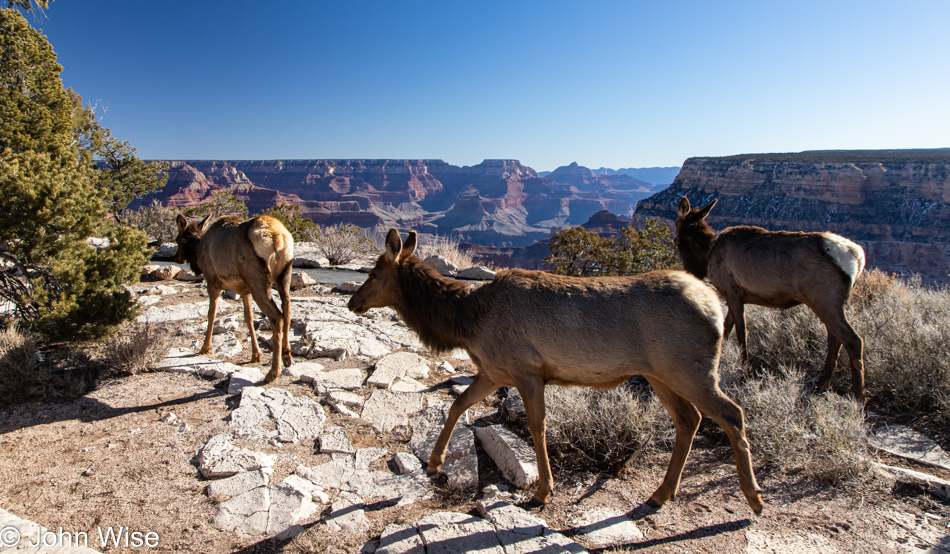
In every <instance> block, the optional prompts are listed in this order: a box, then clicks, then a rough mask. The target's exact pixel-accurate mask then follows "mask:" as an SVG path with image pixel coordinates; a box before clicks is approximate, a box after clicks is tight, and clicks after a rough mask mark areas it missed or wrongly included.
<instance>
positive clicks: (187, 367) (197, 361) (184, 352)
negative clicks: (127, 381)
mask: <svg viewBox="0 0 950 554" xmlns="http://www.w3.org/2000/svg"><path fill="white" fill-rule="evenodd" d="M155 369H156V370H158V371H169V372H173V373H195V374H198V375H201V376H203V377H213V378H215V379H223V378H225V377H227V376H229V375H231V374H232V373H234V372H235V371H239V370H241V369H243V368H242V367H241V366H239V365H235V364H232V363H229V362H222V361H219V360H213V359H211V358H208V357H205V356H201V355H198V354H195V352H194V350H191V349H188V348H172V349H171V350H169V351H168V354H167V355H166V356H165V359H164V360H162V361H161V363H160V364H158V366H157V367H156V368H155Z"/></svg>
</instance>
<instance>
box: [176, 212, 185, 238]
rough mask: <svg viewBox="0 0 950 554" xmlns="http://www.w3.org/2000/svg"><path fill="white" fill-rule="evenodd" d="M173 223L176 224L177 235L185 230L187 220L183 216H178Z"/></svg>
mask: <svg viewBox="0 0 950 554" xmlns="http://www.w3.org/2000/svg"><path fill="white" fill-rule="evenodd" d="M175 223H177V224H178V233H179V234H181V232H182V231H184V230H185V227H187V226H188V219H187V218H186V217H185V216H183V215H181V214H178V217H177V218H175Z"/></svg>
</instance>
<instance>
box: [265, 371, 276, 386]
mask: <svg viewBox="0 0 950 554" xmlns="http://www.w3.org/2000/svg"><path fill="white" fill-rule="evenodd" d="M278 377H280V371H274V370H273V369H272V370H270V371H268V372H267V375H265V376H264V382H265V383H271V382H273V381H276V380H277V378H278Z"/></svg>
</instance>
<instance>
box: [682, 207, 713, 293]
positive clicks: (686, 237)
mask: <svg viewBox="0 0 950 554" xmlns="http://www.w3.org/2000/svg"><path fill="white" fill-rule="evenodd" d="M716 202H717V200H716V199H713V201H712V202H710V203H709V204H706V205H705V206H703V207H702V208H693V209H690V206H689V199H688V198H686V197H685V196H684V197H683V198H682V199H680V203H679V209H678V211H677V217H676V237H675V238H674V239H673V243H674V244H676V248H677V249H678V250H679V252H680V258H682V260H683V268H684V269H686V271H688V272H689V273H692V274H693V275H695V276H696V277H699V278H700V279H702V278H704V277H706V266H707V265H708V263H709V249H710V248H712V241H713V239H714V238H716V232H715V231H713V230H712V228H711V227H709V224H707V223H706V216H707V215H709V210H711V209H713V206H715V205H716Z"/></svg>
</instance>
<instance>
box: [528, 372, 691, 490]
mask: <svg viewBox="0 0 950 554" xmlns="http://www.w3.org/2000/svg"><path fill="white" fill-rule="evenodd" d="M544 401H545V405H546V412H547V444H548V448H549V449H550V450H551V451H552V453H560V454H563V455H564V460H565V461H567V462H568V463H571V461H573V462H574V463H575V464H576V465H577V467H578V468H584V469H593V470H598V471H611V472H612V471H616V470H617V469H619V468H620V467H621V466H622V465H623V464H625V463H626V462H627V461H628V460H631V459H637V458H639V457H641V456H642V455H644V454H646V453H648V452H651V451H654V450H656V449H657V448H660V447H670V446H671V445H672V440H673V422H672V420H671V419H670V417H669V415H668V414H667V413H666V410H665V409H664V408H663V404H661V403H660V401H659V400H658V399H657V398H656V396H655V395H653V394H652V392H649V391H648V390H646V389H643V390H638V389H636V388H634V387H630V386H628V385H621V386H620V387H617V388H615V389H609V390H596V389H589V388H583V387H557V386H550V387H546V388H545V393H544ZM562 463H563V462H562Z"/></svg>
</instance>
